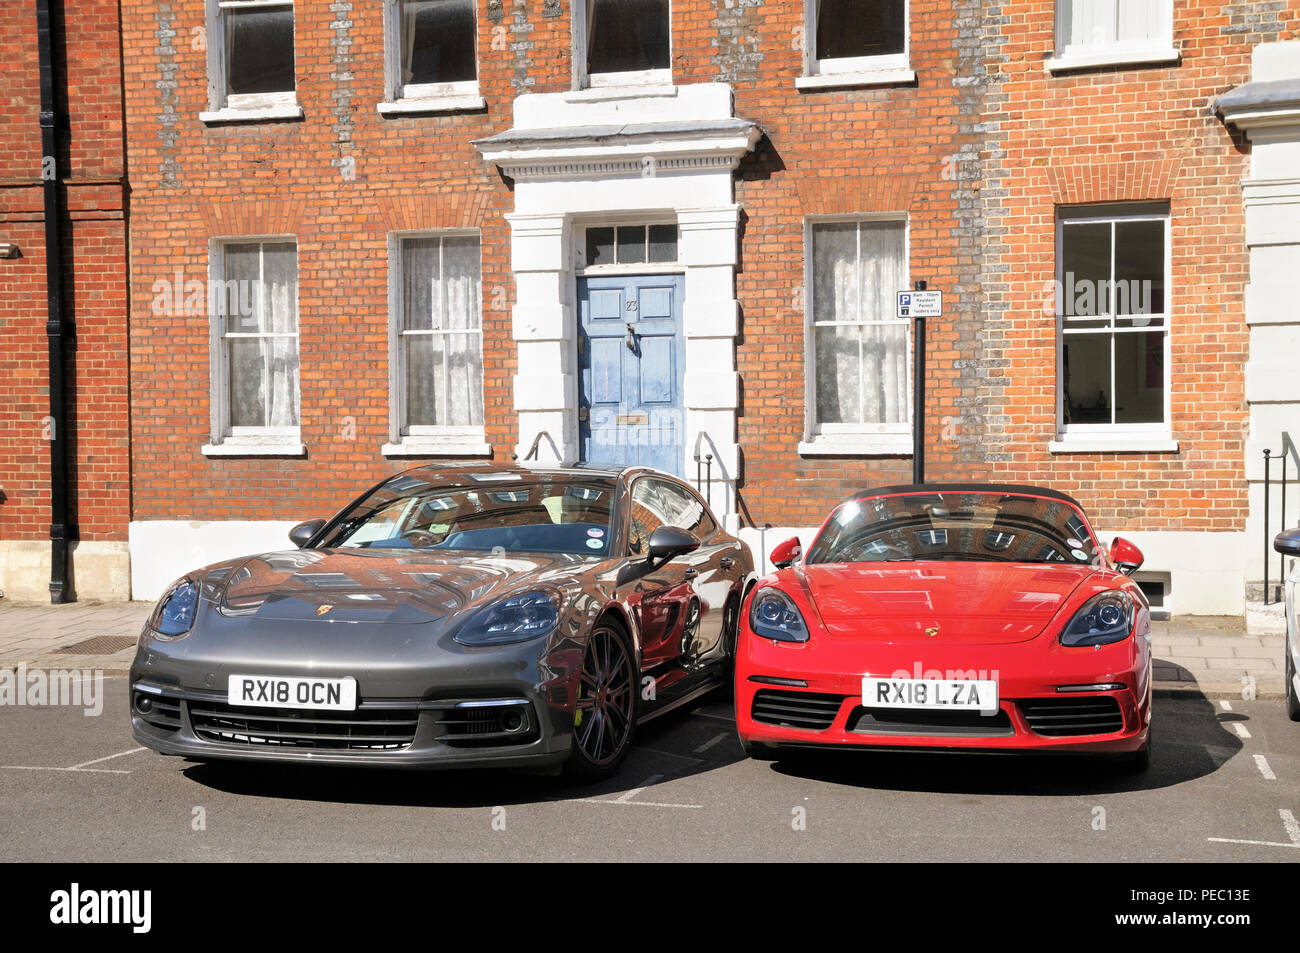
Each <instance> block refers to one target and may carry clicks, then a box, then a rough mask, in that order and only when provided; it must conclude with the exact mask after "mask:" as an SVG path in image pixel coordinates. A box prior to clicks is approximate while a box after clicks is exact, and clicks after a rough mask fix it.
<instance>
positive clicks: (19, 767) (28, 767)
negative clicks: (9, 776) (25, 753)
mask: <svg viewBox="0 0 1300 953" xmlns="http://www.w3.org/2000/svg"><path fill="white" fill-rule="evenodd" d="M0 770H5V771H69V772H71V773H73V774H130V773H131V772H130V771H117V770H114V769H113V768H51V767H48V766H45V765H32V764H0Z"/></svg>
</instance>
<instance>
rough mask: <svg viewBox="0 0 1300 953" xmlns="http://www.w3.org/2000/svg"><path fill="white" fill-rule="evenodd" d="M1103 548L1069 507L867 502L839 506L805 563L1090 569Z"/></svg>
mask: <svg viewBox="0 0 1300 953" xmlns="http://www.w3.org/2000/svg"><path fill="white" fill-rule="evenodd" d="M1097 551H1098V550H1097V540H1096V537H1095V536H1094V535H1093V533H1092V529H1091V528H1090V527H1089V526H1088V522H1087V520H1086V519H1085V518H1084V516H1083V513H1082V512H1080V510H1079V509H1078V508H1077V507H1075V506H1073V505H1071V504H1070V503H1068V502H1066V501H1065V500H1061V499H1056V498H1051V497H1039V496H1029V495H1020V494H1007V493H997V492H990V493H980V492H945V493H938V492H936V493H904V494H896V495H889V496H867V497H862V498H858V499H853V500H849V501H847V502H845V503H842V504H840V506H839V507H837V508H836V509H835V511H834V512H833V513H832V514H831V517H830V519H828V520H827V521H826V525H825V526H824V527H823V528H822V530H821V532H820V533H818V535H817V538H816V539H815V540H813V543H812V546H810V547H809V549H808V556H807V559H806V562H809V563H849V562H882V561H912V560H931V559H936V560H937V559H952V560H957V559H964V560H986V561H996V562H1024V563H1074V564H1079V563H1091V562H1093V561H1094V560H1095V559H1096V558H1097Z"/></svg>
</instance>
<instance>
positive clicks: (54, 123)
mask: <svg viewBox="0 0 1300 953" xmlns="http://www.w3.org/2000/svg"><path fill="white" fill-rule="evenodd" d="M58 3H59V0H36V42H37V45H38V46H39V48H40V66H41V156H42V160H41V186H42V188H43V190H44V193H45V291H46V300H47V303H48V311H47V317H46V322H45V336H46V337H47V338H48V339H49V345H50V427H49V431H50V602H52V603H54V604H56V605H57V604H58V603H62V602H70V601H72V599H73V593H72V587H71V585H70V584H69V580H68V545H69V543H70V542H71V541H72V540H74V539H76V536H77V527H76V525H75V524H73V523H72V522H71V519H70V507H69V497H70V494H71V487H70V486H69V483H70V480H69V473H68V437H69V436H70V435H69V434H68V426H67V425H68V414H67V401H66V394H67V390H66V388H67V383H68V382H67V381H66V379H65V369H66V365H67V361H66V357H65V351H66V350H67V349H69V348H70V347H71V346H72V345H73V341H74V338H75V336H76V329H75V328H74V327H73V326H72V324H71V323H70V322H69V321H68V320H67V317H66V315H65V314H64V311H63V203H62V201H61V196H60V181H59V180H60V175H59V168H58V165H59V154H60V152H59V145H60V143H59V119H60V118H61V117H60V116H59V115H58V95H57V91H56V90H55V70H54V32H53V31H54V15H55V14H56V13H57V12H59V11H58V9H57V5H58ZM51 7H54V8H55V9H53V10H52V9H51Z"/></svg>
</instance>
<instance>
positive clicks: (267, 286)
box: [222, 242, 299, 427]
mask: <svg viewBox="0 0 1300 953" xmlns="http://www.w3.org/2000/svg"><path fill="white" fill-rule="evenodd" d="M225 280H226V288H227V290H226V293H225V294H223V295H222V301H223V302H225V306H224V310H225V311H226V315H225V319H226V324H225V327H226V348H227V365H228V372H229V403H230V426H231V427H297V426H298V402H299V394H298V248H297V246H296V245H295V244H294V243H293V242H267V243H260V244H238V245H227V246H226V248H225Z"/></svg>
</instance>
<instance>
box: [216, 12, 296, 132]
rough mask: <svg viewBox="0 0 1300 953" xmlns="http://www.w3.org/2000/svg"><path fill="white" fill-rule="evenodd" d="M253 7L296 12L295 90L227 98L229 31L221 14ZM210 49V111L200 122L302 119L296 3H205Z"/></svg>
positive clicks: (233, 95) (294, 31)
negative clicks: (299, 102)
mask: <svg viewBox="0 0 1300 953" xmlns="http://www.w3.org/2000/svg"><path fill="white" fill-rule="evenodd" d="M252 7H289V8H291V9H292V10H293V15H294V21H293V35H294V59H293V62H294V72H295V76H294V84H293V89H290V90H282V91H279V92H274V93H232V94H230V95H227V94H226V30H225V24H224V22H223V21H222V16H221V11H223V10H235V9H248V8H252ZM206 12H207V24H206V31H207V32H206V37H207V45H208V109H207V111H206V112H201V113H199V119H200V121H202V122H205V123H209V124H216V123H225V122H252V121H260V120H268V119H301V118H302V108H301V107H300V106H299V105H298V78H297V75H296V73H297V68H298V48H297V47H298V10H297V7H296V5H295V2H294V0H206Z"/></svg>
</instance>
